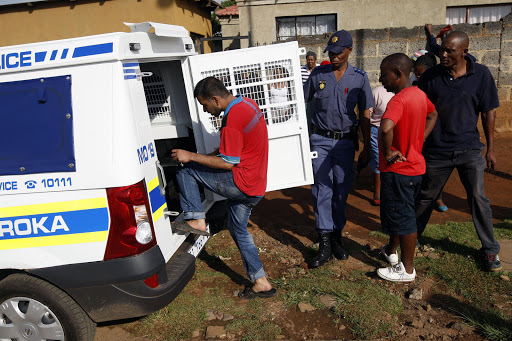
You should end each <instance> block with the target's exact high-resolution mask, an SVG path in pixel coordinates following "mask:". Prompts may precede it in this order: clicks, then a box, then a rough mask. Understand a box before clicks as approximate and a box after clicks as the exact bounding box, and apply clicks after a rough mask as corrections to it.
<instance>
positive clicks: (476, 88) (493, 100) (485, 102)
mask: <svg viewBox="0 0 512 341" xmlns="http://www.w3.org/2000/svg"><path fill="white" fill-rule="evenodd" d="M466 62H467V72H466V74H465V75H463V76H461V77H459V78H456V79H455V78H453V77H452V76H451V75H450V74H449V73H448V71H446V69H445V68H444V67H443V66H442V65H435V66H433V67H432V68H430V69H428V70H427V71H425V73H424V74H423V75H421V78H420V80H419V82H418V87H419V88H420V89H421V90H423V91H424V92H425V93H426V94H427V96H428V98H429V99H430V101H431V102H432V103H434V105H435V106H436V110H437V113H438V114H439V116H438V118H437V122H436V125H435V126H434V130H432V133H431V134H430V135H429V137H428V138H427V140H426V141H425V144H424V145H423V151H424V152H431V153H432V152H436V151H456V150H466V149H472V148H482V147H483V144H482V143H481V142H480V133H479V132H478V129H477V123H478V117H479V115H480V113H481V112H486V111H489V110H493V109H496V108H498V107H499V106H500V102H499V99H498V91H497V89H496V83H495V82H494V79H493V78H492V75H491V72H490V71H489V69H488V68H487V67H486V66H484V65H482V64H478V63H474V62H473V61H472V59H471V58H469V57H466Z"/></svg>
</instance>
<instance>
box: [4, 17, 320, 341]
mask: <svg viewBox="0 0 512 341" xmlns="http://www.w3.org/2000/svg"><path fill="white" fill-rule="evenodd" d="M127 25H128V26H129V27H130V28H131V32H130V33H112V34H103V35H97V36H89V37H82V38H76V39H67V40H60V41H50V42H42V43H36V44H27V45H18V46H10V47H1V48H0V105H1V108H0V122H1V131H2V132H1V134H0V145H1V146H2V147H1V149H0V339H1V340H41V339H43V340H92V339H93V337H94V331H95V326H96V323H97V322H103V321H111V320H117V319H124V318H130V317H136V316H142V315H145V314H149V313H151V312H153V311H156V310H158V309H160V308H162V307H165V306H166V305H168V304H169V303H170V302H171V301H172V300H173V299H174V298H175V297H176V296H177V295H178V294H179V293H180V291H181V290H182V289H183V288H184V287H185V285H186V284H187V282H188V281H189V280H190V278H191V277H192V275H193V274H194V271H195V257H196V256H197V255H198V253H199V252H200V251H201V249H202V247H203V246H204V244H205V243H206V241H207V237H197V236H193V235H188V234H187V233H183V232H179V231H172V229H171V227H170V222H171V220H174V219H176V215H178V214H179V211H180V208H179V203H178V199H177V193H176V187H175V185H174V180H173V177H174V175H175V166H176V165H175V164H174V162H173V161H172V160H171V159H170V151H171V149H173V148H176V147H179V148H186V149H189V150H196V151H197V152H200V153H209V152H211V151H213V150H214V149H215V148H216V147H218V145H219V131H218V127H219V121H218V120H217V119H215V118H214V117H212V116H211V115H209V114H208V113H204V112H203V111H202V107H201V106H200V105H199V103H198V102H197V101H196V100H195V99H194V98H193V88H194V85H195V84H196V83H197V82H198V81H199V80H200V79H202V78H204V77H207V76H216V77H218V78H220V79H222V80H223V81H224V83H225V84H226V86H227V88H228V89H229V90H231V91H232V92H233V93H234V94H242V95H244V96H247V97H250V98H252V99H254V100H255V101H256V102H257V103H258V104H259V105H260V107H261V108H262V110H263V112H264V113H265V117H266V120H267V123H268V132H269V141H270V142H269V144H270V153H269V179H268V190H276V189H281V188H287V187H294V186H300V185H304V184H309V183H311V182H312V170H311V162H310V158H311V155H310V151H309V145H308V133H307V127H306V116H305V108H304V103H303V92H302V82H301V74H300V65H299V53H301V52H302V53H303V52H304V51H299V48H298V46H297V43H296V42H294V43H286V44H280V45H273V46H264V47H257V48H250V49H244V50H236V51H226V52H221V53H213V54H207V55H196V53H195V52H194V48H193V43H192V40H191V39H190V37H189V34H188V32H187V31H186V30H185V29H184V28H183V27H179V26H173V25H164V24H157V23H150V22H147V23H140V24H127ZM150 32H151V33H150ZM277 69H279V70H280V72H277V71H276V70H277ZM276 79H278V80H276ZM276 81H279V82H286V86H287V88H288V91H287V98H286V100H285V101H281V102H280V103H279V106H277V105H276V104H273V103H271V100H270V94H269V90H268V89H269V88H270V86H271V84H273V83H274V82H276ZM281 84H282V83H281ZM204 195H205V197H204V203H205V207H207V208H208V209H209V208H210V207H211V206H212V204H213V203H214V202H215V201H216V200H218V199H221V198H218V197H215V196H213V195H212V194H211V193H208V192H206V193H204ZM178 218H179V217H178Z"/></svg>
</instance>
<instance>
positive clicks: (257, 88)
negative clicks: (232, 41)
mask: <svg viewBox="0 0 512 341" xmlns="http://www.w3.org/2000/svg"><path fill="white" fill-rule="evenodd" d="M297 72H299V73H300V70H294V68H293V65H292V61H291V60H290V59H285V60H277V61H271V62H265V63H258V64H249V65H242V66H234V67H229V68H223V69H217V70H209V71H204V72H201V77H203V78H206V77H215V78H218V79H220V80H222V82H223V83H224V85H225V86H226V88H227V89H228V90H229V91H231V93H232V94H233V95H238V94H240V95H242V96H244V97H248V98H250V99H252V100H253V101H254V102H256V103H257V104H258V106H259V107H260V109H261V111H262V113H263V115H264V117H265V121H266V123H267V125H268V126H272V125H277V124H279V125H281V124H291V123H292V122H297V121H298V111H297V110H298V109H297V96H296V95H295V93H296V92H295V86H296V85H295V80H294V78H295V75H296V73H297ZM300 85H302V84H300ZM221 121H222V115H221V117H219V118H216V117H210V123H211V127H210V128H211V130H212V131H218V130H219V128H220V124H221Z"/></svg>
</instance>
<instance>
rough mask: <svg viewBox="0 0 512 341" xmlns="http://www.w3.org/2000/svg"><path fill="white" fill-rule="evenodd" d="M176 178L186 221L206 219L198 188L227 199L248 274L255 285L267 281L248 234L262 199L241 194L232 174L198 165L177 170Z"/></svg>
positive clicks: (230, 221) (232, 230) (230, 223)
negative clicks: (256, 282)
mask: <svg viewBox="0 0 512 341" xmlns="http://www.w3.org/2000/svg"><path fill="white" fill-rule="evenodd" d="M176 177H177V180H178V185H179V187H180V203H181V208H182V209H183V211H184V218H185V219H186V220H191V219H204V218H205V217H206V212H205V211H204V207H203V204H202V203H201V194H200V192H199V186H202V187H204V188H207V189H209V190H210V191H212V192H214V193H217V194H219V195H221V196H223V197H225V198H226V199H228V206H229V209H228V229H229V232H230V233H231V237H232V238H233V240H234V241H235V243H236V246H237V247H238V250H240V254H241V256H242V262H243V264H244V267H245V271H246V272H247V275H248V276H249V278H250V279H251V281H253V282H254V281H255V280H257V279H259V278H262V277H265V276H266V274H265V271H264V270H263V264H262V263H261V260H260V257H259V255H258V249H257V248H256V245H254V240H253V238H252V236H251V234H250V233H249V231H247V223H248V221H249V216H250V215H251V211H252V208H253V207H254V206H256V204H257V203H258V202H259V201H260V200H261V198H262V197H255V196H249V195H247V194H245V193H244V192H242V191H241V190H239V189H238V187H236V185H235V181H234V180H233V172H231V171H225V170H220V169H213V168H209V167H205V166H202V165H200V164H198V163H195V162H190V163H187V164H186V165H185V166H184V167H181V168H180V169H178V173H177V175H176Z"/></svg>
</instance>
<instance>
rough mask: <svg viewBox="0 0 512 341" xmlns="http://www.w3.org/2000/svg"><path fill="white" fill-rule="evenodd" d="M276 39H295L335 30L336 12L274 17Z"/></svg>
mask: <svg viewBox="0 0 512 341" xmlns="http://www.w3.org/2000/svg"><path fill="white" fill-rule="evenodd" d="M276 27H277V30H276V34H277V40H286V39H290V38H293V39H297V38H298V37H300V36H312V35H318V34H325V33H331V32H335V31H336V14H323V15H306V16H300V17H282V18H276Z"/></svg>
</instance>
